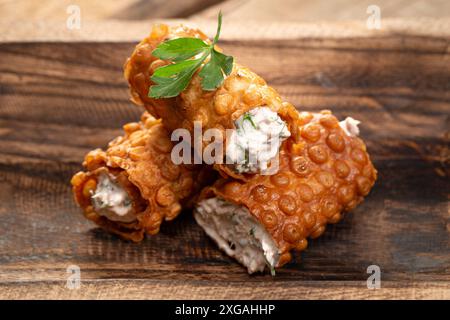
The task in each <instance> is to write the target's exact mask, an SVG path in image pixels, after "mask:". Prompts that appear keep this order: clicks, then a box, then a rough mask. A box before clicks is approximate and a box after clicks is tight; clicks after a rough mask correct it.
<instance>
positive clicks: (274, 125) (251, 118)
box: [124, 25, 298, 180]
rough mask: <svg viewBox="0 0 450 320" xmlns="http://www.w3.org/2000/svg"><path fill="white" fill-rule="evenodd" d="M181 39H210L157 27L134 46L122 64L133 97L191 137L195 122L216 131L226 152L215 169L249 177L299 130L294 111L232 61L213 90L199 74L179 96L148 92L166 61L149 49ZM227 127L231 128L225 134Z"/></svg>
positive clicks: (185, 30)
mask: <svg viewBox="0 0 450 320" xmlns="http://www.w3.org/2000/svg"><path fill="white" fill-rule="evenodd" d="M183 37H191V38H199V39H202V40H203V41H205V43H210V41H209V40H208V39H207V37H206V36H205V35H204V34H203V33H202V32H201V31H199V30H196V29H189V28H186V27H176V28H170V27H168V26H165V25H157V26H154V27H153V29H152V32H151V34H150V36H149V37H147V38H145V39H144V40H143V41H142V42H141V43H139V44H138V45H137V47H136V49H135V50H134V52H133V54H132V55H131V57H130V58H129V59H128V61H127V62H126V64H125V67H124V69H125V72H124V74H125V78H126V79H127V80H128V82H129V85H130V91H131V97H132V101H134V102H135V103H136V104H139V105H144V106H145V107H146V109H147V110H148V111H149V112H150V113H151V114H153V115H154V116H155V117H157V118H162V119H163V124H164V125H165V126H166V128H167V129H168V130H169V131H170V132H172V131H174V130H176V129H180V128H183V129H187V130H188V131H189V132H190V133H191V137H192V136H194V135H195V134H194V131H195V128H196V124H198V126H200V129H201V130H202V131H203V132H206V130H208V129H216V130H218V131H219V132H220V135H219V136H220V138H219V139H222V141H223V143H222V144H221V145H223V147H224V149H225V150H221V151H222V153H223V156H224V157H223V158H222V160H223V161H222V160H221V159H219V161H217V158H215V161H214V167H215V168H216V169H217V170H219V172H220V173H221V174H222V175H223V176H231V177H233V178H236V179H241V180H245V179H247V176H251V175H252V174H255V173H261V172H263V171H264V170H267V169H268V167H270V165H271V160H272V159H273V158H274V157H276V155H277V153H278V150H279V148H280V146H281V144H282V143H283V141H285V140H286V139H287V138H289V137H290V136H293V135H296V134H297V128H296V123H297V117H298V113H297V110H296V109H295V107H294V106H293V105H292V104H290V103H288V102H284V101H283V100H282V99H281V97H280V96H279V94H278V93H277V92H276V91H275V90H274V89H273V88H271V87H270V86H268V85H267V84H266V82H265V81H264V80H263V79H262V78H261V77H260V76H258V75H257V74H255V73H254V72H252V71H251V70H249V69H248V68H246V67H244V66H242V65H240V64H238V63H233V65H232V70H231V73H230V74H229V75H228V76H227V77H225V80H224V81H223V83H222V85H220V86H219V87H218V88H217V89H215V90H212V91H208V90H204V89H203V88H202V77H201V76H200V75H199V72H197V73H195V74H194V75H193V77H192V79H191V80H190V83H189V85H188V86H187V88H186V89H185V90H184V91H182V92H181V93H180V94H179V95H178V96H176V97H173V98H162V99H157V98H152V97H150V96H149V87H151V86H152V85H153V82H152V81H151V79H150V78H151V77H152V75H153V73H154V72H155V70H156V69H157V68H160V67H162V66H164V65H167V64H169V63H170V61H167V60H165V61H163V60H160V59H158V58H156V57H155V56H153V55H152V52H153V51H154V50H155V48H156V47H157V46H158V45H159V44H161V43H162V42H164V41H165V40H170V39H176V38H183ZM218 50H220V49H218ZM226 129H230V130H229V131H228V132H226ZM210 143H211V141H207V139H206V141H205V140H204V141H200V148H197V151H198V149H200V152H201V150H202V148H205V147H206V146H207V145H209V144H210ZM195 146H196V145H195V142H194V147H195ZM221 161H222V163H220V162H221Z"/></svg>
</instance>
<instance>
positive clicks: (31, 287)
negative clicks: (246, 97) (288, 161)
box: [0, 34, 450, 299]
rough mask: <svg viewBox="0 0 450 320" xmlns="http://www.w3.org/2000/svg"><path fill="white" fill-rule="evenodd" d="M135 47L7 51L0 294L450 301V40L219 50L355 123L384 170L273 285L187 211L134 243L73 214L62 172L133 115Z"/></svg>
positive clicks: (400, 38)
mask: <svg viewBox="0 0 450 320" xmlns="http://www.w3.org/2000/svg"><path fill="white" fill-rule="evenodd" d="M133 46H134V43H130V42H126V43H121V42H115V43H108V42H100V43H98V42H70V43H64V42H56V43H52V42H50V43H47V42H43V43H3V44H0V146H1V148H0V203H1V205H0V297H1V298H168V299H170V298H291V299H308V298H310V299H317V298H329V299H334V298H336V299H339V298H446V299H448V298H450V273H449V271H450V252H449V233H450V223H449V194H450V185H449V174H450V172H449V131H448V128H449V127H450V123H449V122H450V120H449V114H450V52H449V50H448V48H449V38H448V37H446V36H445V37H444V36H443V37H439V36H433V37H425V36H417V35H414V34H390V35H384V36H382V37H380V36H365V37H346V38H343V39H336V38H333V37H326V36H323V37H299V38H295V39H290V40H289V39H288V40H264V39H262V40H258V39H254V40H251V41H240V40H228V41H223V42H222V46H223V48H224V49H225V51H226V52H228V53H230V54H232V55H234V56H235V57H236V58H237V60H238V61H239V62H241V63H243V64H245V65H248V66H250V67H251V68H252V69H253V70H255V71H256V72H257V73H259V74H261V75H262V76H263V77H264V78H265V79H266V80H267V81H268V82H269V83H270V84H271V85H272V86H274V87H275V88H276V89H278V90H279V91H280V93H281V94H282V96H283V97H284V98H285V99H286V100H288V101H290V102H292V103H293V104H295V105H296V106H297V107H298V108H299V109H301V110H320V109H324V108H327V109H331V110H333V112H334V113H335V114H336V115H337V116H339V117H341V118H342V117H344V116H346V115H349V116H352V117H354V118H357V119H359V120H361V121H362V123H363V125H362V137H363V138H364V139H365V141H366V142H367V145H368V149H369V152H370V154H371V155H372V158H373V160H374V164H375V166H376V167H377V169H378V170H379V180H378V182H377V184H376V186H375V188H374V189H373V191H372V192H371V194H370V196H369V197H368V198H367V200H366V201H365V202H364V203H363V204H362V205H361V206H359V207H358V208H357V209H356V210H354V211H353V212H352V213H350V214H349V215H347V216H346V218H345V219H344V221H342V222H341V223H339V224H337V225H334V226H330V227H329V228H328V229H327V231H326V233H325V234H324V235H323V236H322V237H321V238H319V239H317V240H315V241H311V242H310V245H309V248H308V250H307V251H305V252H303V253H301V254H297V255H296V257H295V259H294V261H293V262H292V263H290V264H289V265H287V266H286V267H285V268H282V269H280V270H279V271H278V272H277V275H276V277H271V276H270V275H255V276H249V275H247V274H246V272H245V270H244V269H243V268H242V267H241V266H240V265H238V264H237V263H236V262H235V261H233V260H232V259H230V258H228V257H227V256H225V255H224V254H222V253H221V252H220V251H219V250H218V249H217V248H216V246H215V245H214V244H213V242H212V241H210V240H209V239H208V238H207V237H206V236H205V234H204V233H203V232H202V231H201V229H200V228H199V227H198V226H196V225H195V223H194V221H193V219H192V217H191V216H190V213H189V212H186V213H185V214H184V215H183V216H182V217H180V218H179V219H178V220H176V221H175V222H173V223H167V224H165V225H164V226H163V228H162V230H161V233H160V234H159V235H158V236H155V237H152V238H149V239H147V240H145V241H144V242H143V243H141V244H132V243H127V242H123V241H121V240H119V239H117V238H115V237H113V236H110V235H108V234H105V233H104V232H102V231H101V230H99V229H97V228H95V227H94V226H93V225H92V224H91V223H89V222H88V221H85V220H84V219H83V218H82V216H81V214H80V213H79V209H78V208H77V207H76V206H75V204H74V202H73V201H72V195H71V190H70V185H69V180H70V177H71V176H72V174H73V173H75V172H76V171H77V170H79V169H80V168H81V165H80V162H81V161H82V158H83V156H84V154H85V153H86V152H87V151H89V150H90V149H92V148H96V147H99V146H105V145H106V143H107V142H108V141H109V140H110V139H111V138H113V137H114V136H116V135H117V134H119V133H120V130H119V129H118V128H119V127H120V126H121V125H122V124H124V123H126V122H128V121H132V120H135V119H138V117H139V115H140V112H141V110H140V109H139V108H138V107H135V106H133V105H131V103H130V102H129V101H128V92H127V85H126V82H125V80H124V79H123V76H122V68H121V66H122V64H123V62H124V60H125V58H126V57H127V56H128V55H129V54H130V53H131V51H132V49H133ZM372 264H376V265H378V266H380V268H381V271H382V276H381V280H382V283H381V286H382V288H381V289H379V290H369V289H367V287H366V279H367V277H368V276H369V275H368V274H367V273H366V269H367V267H368V266H369V265H372ZM69 265H78V266H79V267H80V268H81V280H82V282H81V288H80V289H78V290H69V289H67V288H66V287H65V285H66V280H67V278H68V276H69V274H67V273H66V268H67V267H68V266H69Z"/></svg>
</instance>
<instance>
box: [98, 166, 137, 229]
mask: <svg viewBox="0 0 450 320" xmlns="http://www.w3.org/2000/svg"><path fill="white" fill-rule="evenodd" d="M91 200H92V204H93V206H94V208H95V210H96V212H97V213H98V214H100V215H102V216H105V217H107V218H108V219H110V220H113V221H121V222H131V221H133V220H135V219H136V217H135V215H134V214H133V213H132V211H133V210H132V205H131V199H130V196H129V195H128V193H127V192H126V191H125V190H124V189H123V188H122V187H121V186H120V185H119V184H117V183H116V182H115V181H114V180H113V178H111V177H110V176H109V175H108V174H106V173H102V174H100V175H99V177H98V183H97V188H96V189H95V192H94V193H93V194H92V196H91Z"/></svg>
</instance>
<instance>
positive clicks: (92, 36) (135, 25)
mask: <svg viewBox="0 0 450 320" xmlns="http://www.w3.org/2000/svg"><path fill="white" fill-rule="evenodd" d="M153 23H167V24H171V25H177V24H186V25H189V26H190V27H198V28H200V29H201V30H202V31H204V32H205V33H206V34H207V35H208V36H210V37H213V36H214V34H215V32H216V28H217V21H216V19H204V18H195V19H189V20H186V19H170V20H167V19H166V20H165V19H152V20H150V21H145V22H136V21H133V22H130V21H126V22H125V21H119V20H107V21H97V20H83V21H82V24H81V28H80V29H79V30H78V29H68V28H67V27H66V20H65V19H63V20H46V21H33V20H24V21H21V23H20V24H17V20H16V19H12V18H11V17H9V18H5V19H2V20H0V31H1V32H0V42H34V41H64V42H67V41H72V42H73V41H93V42H99V41H106V42H112V41H113V42H127V41H140V40H141V39H142V38H144V37H146V36H147V35H148V34H149V32H150V29H151V26H152V24H153ZM255 25H257V27H255ZM242 30H249V31H248V32H242ZM401 34H404V35H415V36H423V37H449V36H450V18H442V19H430V18H421V19H420V20H417V19H383V24H382V28H381V30H369V29H368V28H367V26H366V21H365V20H359V21H343V22H320V23H315V24H312V23H300V22H297V21H295V22H294V21H265V20H262V21H258V22H257V23H255V21H252V20H241V21H234V20H229V19H227V17H226V16H225V17H224V21H223V27H222V32H221V37H220V38H221V41H222V40H260V39H269V40H272V39H278V40H292V39H297V38H308V37H309V38H318V39H327V38H332V39H348V38H354V37H365V38H371V39H375V38H380V37H389V36H394V37H395V36H398V35H401Z"/></svg>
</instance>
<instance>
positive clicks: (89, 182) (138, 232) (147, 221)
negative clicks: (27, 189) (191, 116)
mask: <svg viewBox="0 0 450 320" xmlns="http://www.w3.org/2000/svg"><path fill="white" fill-rule="evenodd" d="M123 128H124V131H125V135H124V136H120V137H117V138H116V139H114V140H113V141H112V142H110V144H109V146H108V149H107V150H106V151H103V150H101V149H96V150H93V151H91V152H89V153H88V154H87V155H86V157H85V160H84V163H83V166H84V167H85V171H82V172H78V173H77V174H75V175H74V176H73V178H72V181H71V183H72V185H73V192H74V196H75V200H76V202H77V203H78V204H79V205H80V207H81V208H82V209H83V212H84V215H85V217H86V218H87V219H89V220H92V221H93V222H95V223H96V224H98V225H99V226H100V227H102V228H104V229H106V230H107V231H109V232H112V233H115V234H117V235H119V236H121V237H122V238H124V239H128V240H132V241H135V242H138V241H141V240H142V239H143V237H144V234H145V233H147V234H151V235H153V234H156V233H158V231H159V228H160V225H161V223H162V222H163V221H164V220H172V219H174V218H175V217H176V216H177V215H178V214H179V213H180V211H181V209H182V207H183V206H187V205H189V204H190V203H192V201H193V198H194V197H195V196H196V195H197V193H198V191H199V190H200V188H201V187H202V186H203V185H204V183H206V181H208V175H209V174H210V172H209V173H208V172H207V171H208V169H207V168H201V167H200V166H185V165H174V164H173V162H172V161H171V157H170V152H171V150H172V142H171V141H170V139H169V136H168V132H167V130H166V129H165V128H164V126H163V125H162V124H161V120H156V119H154V118H153V117H151V116H150V115H149V114H148V113H146V112H145V113H144V114H143V115H142V117H141V121H140V122H139V123H128V124H126V125H124V127H123Z"/></svg>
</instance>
